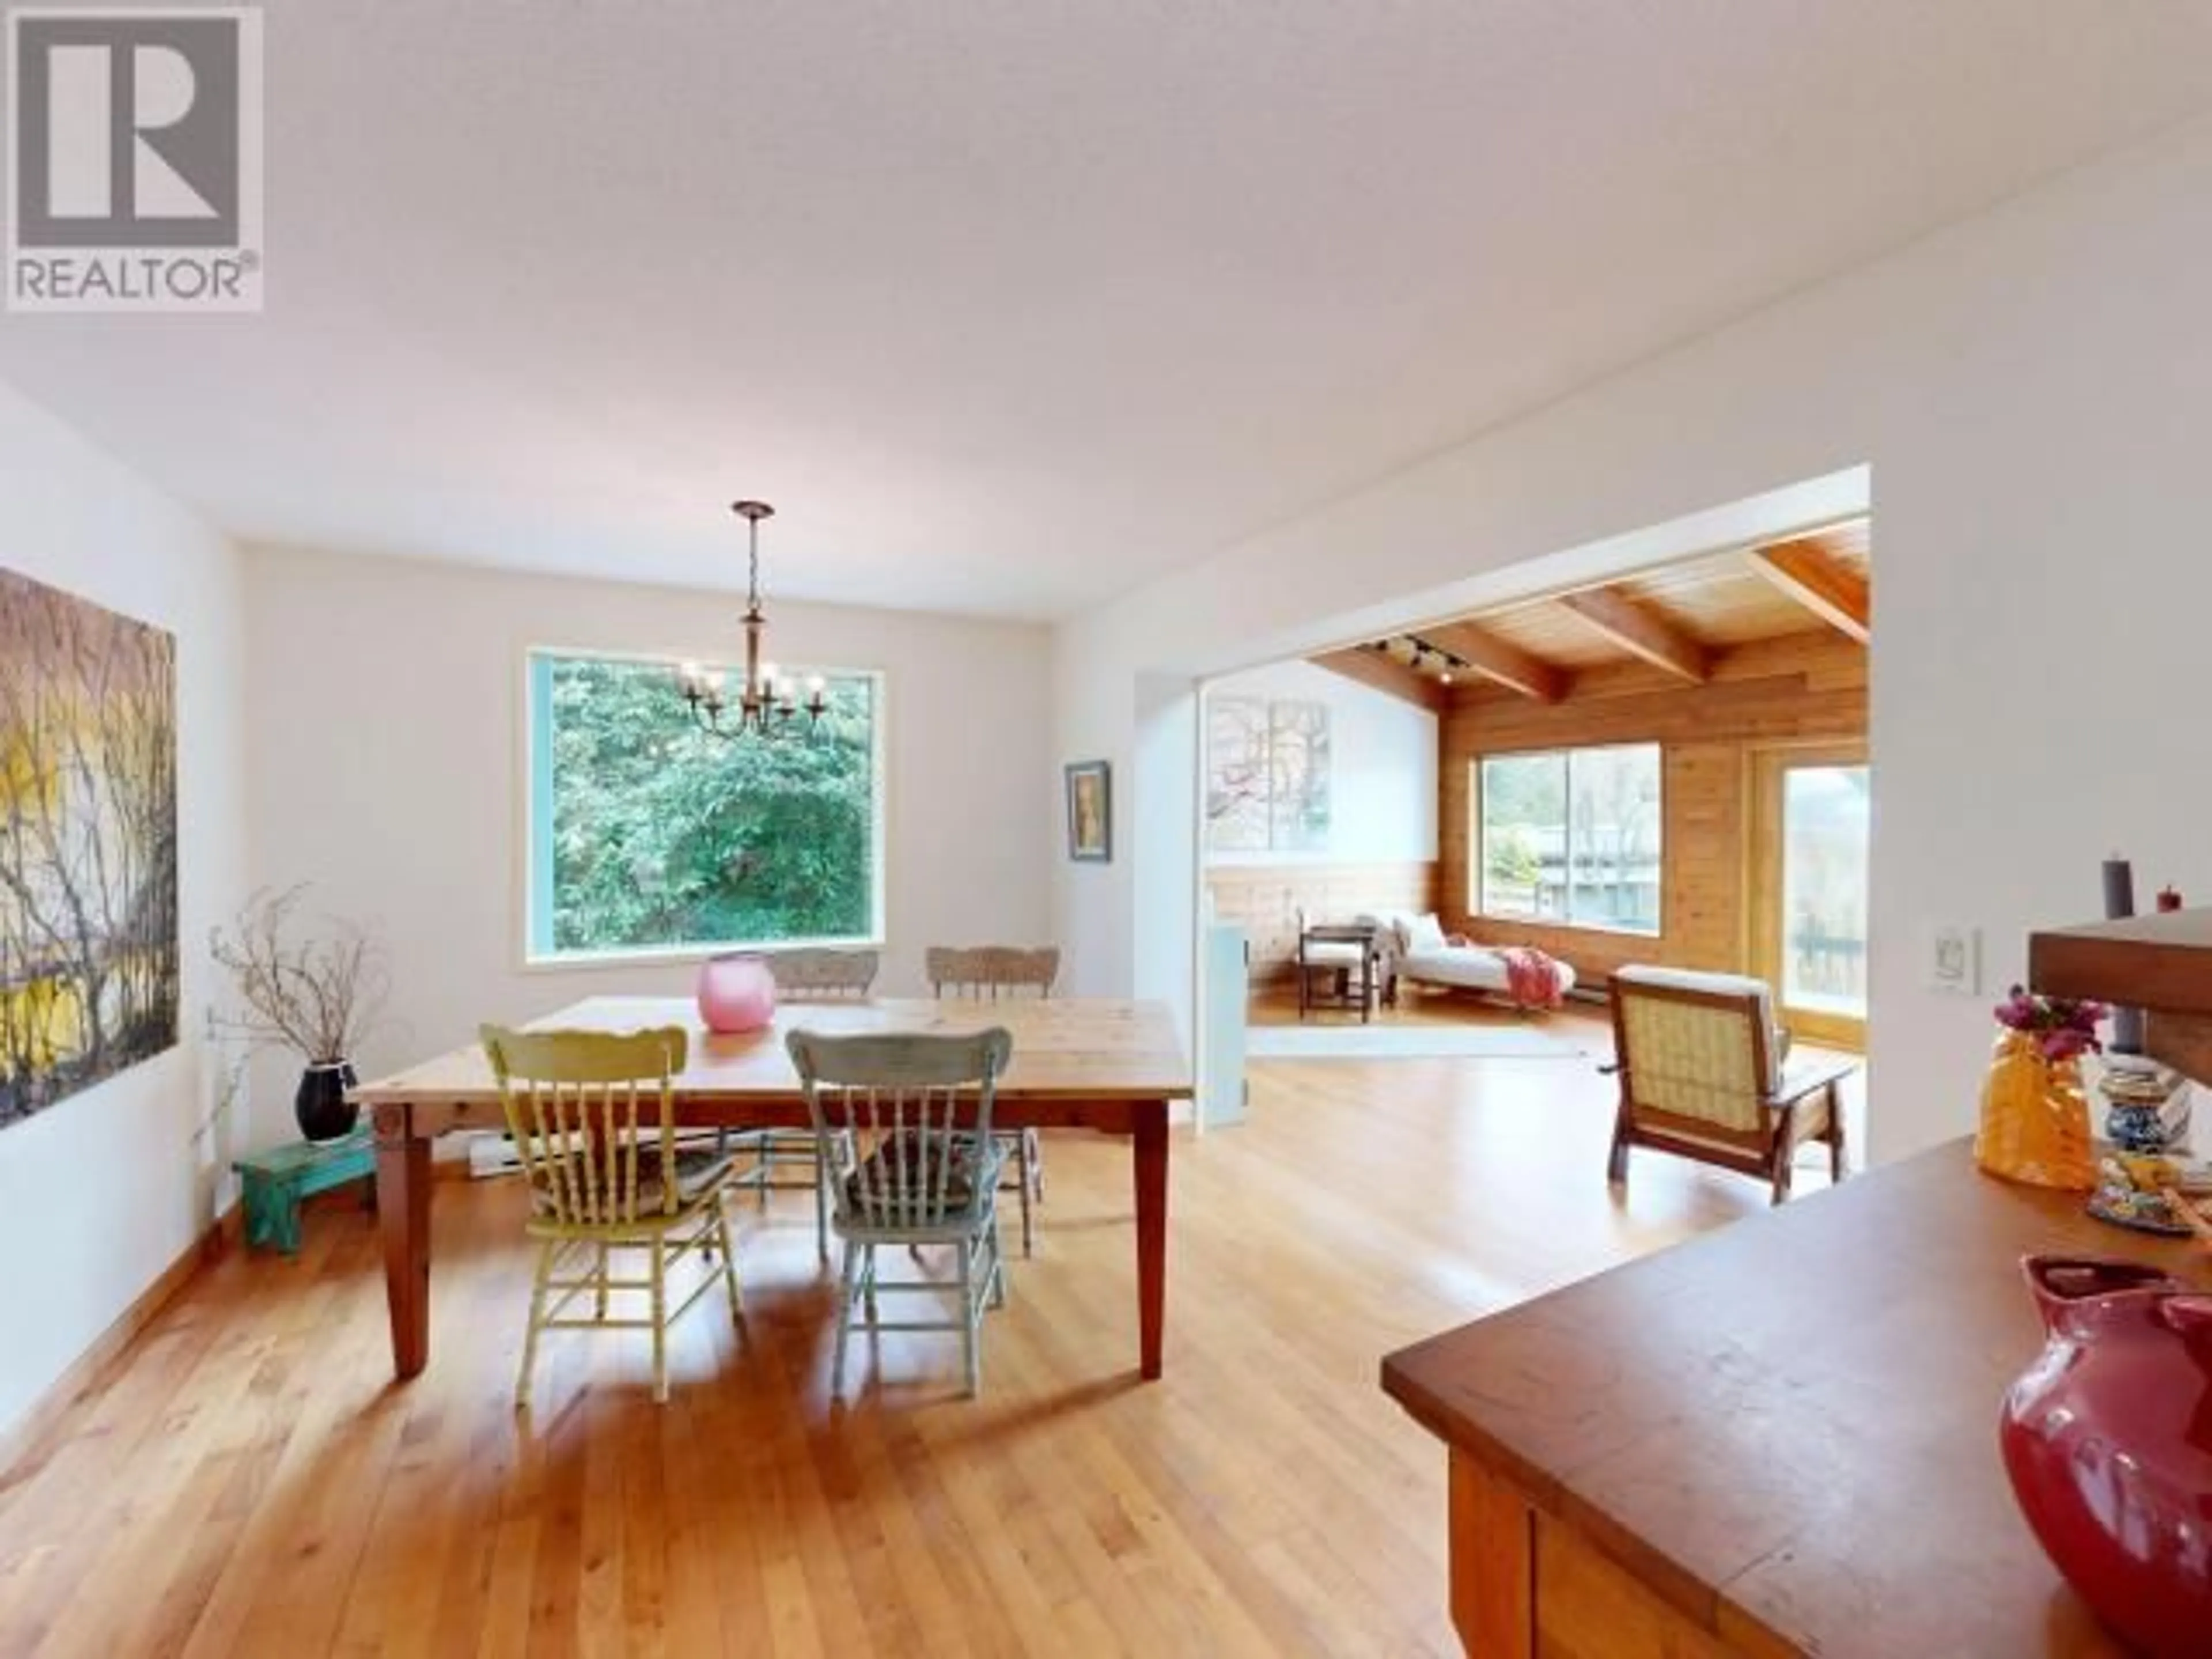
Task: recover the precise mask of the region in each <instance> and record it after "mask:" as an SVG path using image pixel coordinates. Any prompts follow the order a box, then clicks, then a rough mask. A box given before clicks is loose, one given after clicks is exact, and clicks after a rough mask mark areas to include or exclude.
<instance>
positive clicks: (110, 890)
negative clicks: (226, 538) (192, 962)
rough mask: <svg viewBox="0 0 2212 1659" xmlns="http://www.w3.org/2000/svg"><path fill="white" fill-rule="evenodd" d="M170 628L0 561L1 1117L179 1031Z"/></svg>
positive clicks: (127, 1060)
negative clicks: (2, 567)
mask: <svg viewBox="0 0 2212 1659" xmlns="http://www.w3.org/2000/svg"><path fill="white" fill-rule="evenodd" d="M178 958H179V949H178V939H177V671H176V641H175V640H174V639H173V637H172V636H171V635H168V634H167V633H166V632H164V631H163V630H162V629H158V628H153V627H149V625H147V624H146V623H141V622H136V621H133V620H132V619H131V618H130V617H124V616H118V614H117V613H116V612H114V611H107V610H103V609H102V608H101V607H100V606H99V605H93V604H90V603H88V601H86V600H83V599H78V598H76V596H74V595H73V594H69V593H64V592H61V591H60V590H59V589H58V588H52V587H48V586H45V585H44V584H43V583H40V582H34V581H32V580H29V579H28V578H27V577H23V576H19V575H16V574H13V573H12V572H9V571H4V570H0V1127H5V1126H6V1125H9V1124H11V1123H15V1122H17V1121H20V1120H21V1119H23V1118H26V1117H28V1116H29V1115H31V1114H32V1113H33V1112H37V1111H40V1110H43V1109H45V1108H46V1107H48V1106H52V1105H53V1104H54V1103H56V1102H57V1101H60V1100H63V1099H65V1098H66V1097H69V1096H70V1095H72V1094H75V1093H76V1091H78V1090H80V1089H84V1088H88V1087H90V1086H91V1085H93V1084H95V1083H97V1082H99V1081H100V1079H103V1078H106V1077H112V1076H113V1075H114V1074H115V1073H118V1072H120V1071H123V1070H125V1069H126V1068H128V1067H130V1066H135V1065H137V1063H138V1062H139V1061H140V1060H145V1059H148V1058H149V1057H150V1056H152V1055H154V1054H160V1053H161V1051H162V1050H163V1049H165V1048H169V1047H171V1046H172V1045H173V1043H175V1042H176V1040H177V1001H178Z"/></svg>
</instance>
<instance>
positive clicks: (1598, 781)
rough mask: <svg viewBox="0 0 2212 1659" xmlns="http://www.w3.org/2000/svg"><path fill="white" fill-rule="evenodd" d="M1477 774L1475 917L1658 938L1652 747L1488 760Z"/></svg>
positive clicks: (1657, 822)
mask: <svg viewBox="0 0 2212 1659" xmlns="http://www.w3.org/2000/svg"><path fill="white" fill-rule="evenodd" d="M1476 769H1477V773H1478V776H1477V779H1476V800H1477V810H1478V811H1479V812H1480V836H1478V841H1479V843H1480V850H1479V853H1478V857H1479V859H1480V872H1479V874H1480V893H1481V905H1480V908H1481V911H1482V914H1483V915H1486V916H1504V917H1513V918H1516V919H1520V920H1523V921H1550V922H1562V923H1565V924H1567V925H1569V926H1571V927H1602V928H1607V929H1610V930H1612V931H1613V932H1615V933H1655V934H1656V933H1658V931H1659V890H1660V878H1661V871H1662V865H1661V853H1662V848H1661V845H1660V837H1661V825H1662V817H1663V814H1662V811H1661V810H1660V770H1661V767H1660V754H1659V745H1658V744H1656V743H1638V744H1619V745H1616V746H1612V747H1607V748H1602V749H1547V750H1540V751H1536V752H1533V753H1528V754H1519V755H1490V756H1486V757H1484V758H1483V759H1481V760H1480V761H1478V762H1477V763H1476Z"/></svg>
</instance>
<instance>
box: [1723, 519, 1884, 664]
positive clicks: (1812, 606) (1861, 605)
mask: <svg viewBox="0 0 2212 1659" xmlns="http://www.w3.org/2000/svg"><path fill="white" fill-rule="evenodd" d="M1747 557H1748V558H1749V559H1750V561H1751V568H1753V570H1756V571H1757V572H1758V573H1759V574H1760V575H1762V576H1764V577H1765V578H1766V580H1768V581H1770V582H1772V583H1773V584H1774V585H1775V586H1777V587H1778V588H1780V589H1781V590H1782V591H1783V592H1784V593H1787V594H1788V595H1789V596H1790V598H1791V599H1795V600H1796V602H1797V603H1798V604H1800V605H1803V606H1804V607H1805V609H1807V610H1808V611H1811V612H1812V613H1813V614H1814V616H1816V617H1819V618H1820V620H1821V621H1822V622H1824V623H1827V624H1828V626H1829V627H1831V628H1832V629H1835V630H1836V631H1837V632H1838V633H1840V634H1844V635H1848V636H1849V637H1850V638H1852V639H1855V640H1857V641H1858V642H1859V643H1860V644H1861V645H1864V644H1866V643H1868V642H1869V641H1870V640H1871V639H1873V637H1874V626H1873V623H1874V611H1873V605H1872V595H1871V593H1870V592H1869V589H1868V586H1867V579H1866V578H1865V577H1864V576H1863V575H1861V574H1859V573H1858V572H1857V571H1856V570H1854V569H1852V568H1850V566H1849V565H1847V564H1845V563H1844V562H1843V561H1842V560H1840V559H1838V558H1837V557H1836V556H1835V555H1833V554H1832V553H1831V552H1829V551H1828V550H1827V549H1826V547H1824V546H1823V545H1821V543H1820V538H1819V537H1817V536H1806V537H1802V538H1799V539H1798V540H1796V541H1793V542H1777V543H1775V544H1774V545H1773V546H1771V547H1755V548H1753V550H1751V552H1750V553H1749V554H1748V555H1747Z"/></svg>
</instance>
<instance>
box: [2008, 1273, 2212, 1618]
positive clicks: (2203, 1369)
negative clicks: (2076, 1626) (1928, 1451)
mask: <svg viewBox="0 0 2212 1659" xmlns="http://www.w3.org/2000/svg"><path fill="white" fill-rule="evenodd" d="M2021 1266H2022V1267H2023V1268H2024V1269H2025V1271H2026V1272H2027V1283H2028V1288H2029V1289H2030V1291H2033V1294H2034V1297H2035V1304H2036V1307H2037V1309H2038V1310H2039V1311H2040V1312H2041V1313H2042V1315H2043V1325H2044V1329H2045V1332H2046V1333H2047V1334H2048V1339H2049V1340H2047V1341H2046V1342H2045V1345H2044V1349H2043V1352H2042V1354H2041V1355H2040V1356H2039V1358H2037V1359H2036V1362H2035V1363H2034V1364H2033V1365H2031V1366H2029V1367H2028V1368H2027V1370H2026V1371H2024V1372H2022V1373H2021V1376H2020V1379H2019V1381H2017V1382H2016V1383H2014V1384H2013V1385H2012V1388H2011V1389H2010V1390H2009V1391H2008V1393H2007V1394H2006V1395H2005V1405H2004V1420H2003V1424H2002V1428H2001V1429H2000V1431H1999V1438H2000V1440H2001V1441H2002V1444H2003V1448H2004V1462H2005V1473H2006V1474H2008V1475H2009V1476H2010V1477H2011V1478H2012V1489H2013V1494H2014V1496H2015V1497H2016V1498H2018V1499H2019V1500H2020V1507H2021V1511H2022V1512H2023V1513H2024V1514H2025V1515H2026V1516H2027V1523H2028V1525H2029V1526H2030V1527H2031V1528H2033V1529H2034V1532H2035V1536H2036V1539H2037V1541H2039V1542H2040V1543H2041V1544H2042V1546H2043V1547H2044V1549H2045V1552H2046V1553H2048V1554H2049V1555H2050V1557H2051V1560H2052V1562H2053V1563H2055V1564H2056V1565H2057V1568H2058V1571H2060V1572H2061V1573H2063V1574H2064V1575H2065V1577H2066V1582H2067V1583H2069V1584H2071V1585H2073V1587H2074V1588H2075V1590H2076V1591H2077V1592H2078V1593H2079V1594H2080V1595H2081V1599H2082V1600H2083V1601H2087V1603H2088V1604H2089V1606H2090V1607H2091V1608H2093V1610H2094V1611H2095V1613H2096V1614H2097V1616H2098V1617H2099V1618H2100V1619H2101V1620H2104V1622H2105V1623H2106V1625H2107V1626H2110V1627H2111V1628H2112V1631H2113V1632H2115V1633H2116V1634H2118V1636H2120V1637H2121V1638H2124V1640H2125V1641H2126V1642H2127V1643H2128V1644H2130V1646H2132V1647H2134V1648H2136V1649H2137V1650H2140V1651H2141V1652H2142V1653H2143V1654H2145V1655H2147V1656H2150V1659H2203V1656H2204V1655H2205V1654H2207V1653H2208V1652H2212V1295H2204V1294H2200V1293H2199V1292H2197V1291H2194V1290H2192V1289H2191V1287H2190V1286H2189V1285H2185V1284H2183V1283H2182V1282H2181V1281H2180V1280H2179V1279H2171V1278H2168V1277H2167V1276H2166V1274H2164V1273H2160V1272H2159V1271H2158V1270H2157V1269H2156V1268H2154V1267H2144V1266H2142V1265H2141V1264H2140V1263H2137V1262H2132V1261H2090V1260H2078V1259H2074V1258H2069V1257H2064V1256H2044V1255H2038V1256H2030V1257H2028V1258H2027V1261H2024V1262H2023V1263H2021Z"/></svg>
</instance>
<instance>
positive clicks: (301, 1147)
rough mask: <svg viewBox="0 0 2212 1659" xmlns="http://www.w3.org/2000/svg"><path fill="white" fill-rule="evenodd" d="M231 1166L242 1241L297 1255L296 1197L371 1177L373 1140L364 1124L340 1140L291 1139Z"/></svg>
mask: <svg viewBox="0 0 2212 1659" xmlns="http://www.w3.org/2000/svg"><path fill="white" fill-rule="evenodd" d="M231 1168H233V1169H234V1170H237V1171H238V1173H239V1176H240V1179H241V1180H242V1181H243V1182H245V1186H246V1243H248V1244H273V1245H275V1246H276V1248H277V1249H280V1250H282V1251H283V1252H284V1254H285V1255H299V1253H300V1200H301V1199H303V1198H305V1197H307V1195H308V1194H310V1193H321V1192H328V1191H329V1190H330V1189H331V1188H333V1187H343V1186H344V1185H345V1183H346V1182H349V1181H359V1180H360V1179H361V1178H362V1176H374V1175H375V1173H376V1138H375V1136H374V1134H373V1133H371V1131H370V1129H369V1127H368V1125H367V1124H365V1123H364V1124H363V1125H362V1127H360V1128H358V1129H356V1130H355V1131H354V1132H353V1133H351V1134H349V1135H348V1136H347V1137H346V1138H345V1139H343V1140H322V1141H313V1140H295V1141H293V1142H292V1143H290V1144H289V1146H272V1147H270V1149H269V1150H268V1151H267V1152H257V1153H255V1154H254V1156H252V1158H240V1159H239V1160H238V1162H237V1163H235V1164H232V1165H231ZM374 1191H375V1189H374V1188H371V1189H370V1195H371V1198H372V1200H374Z"/></svg>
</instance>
